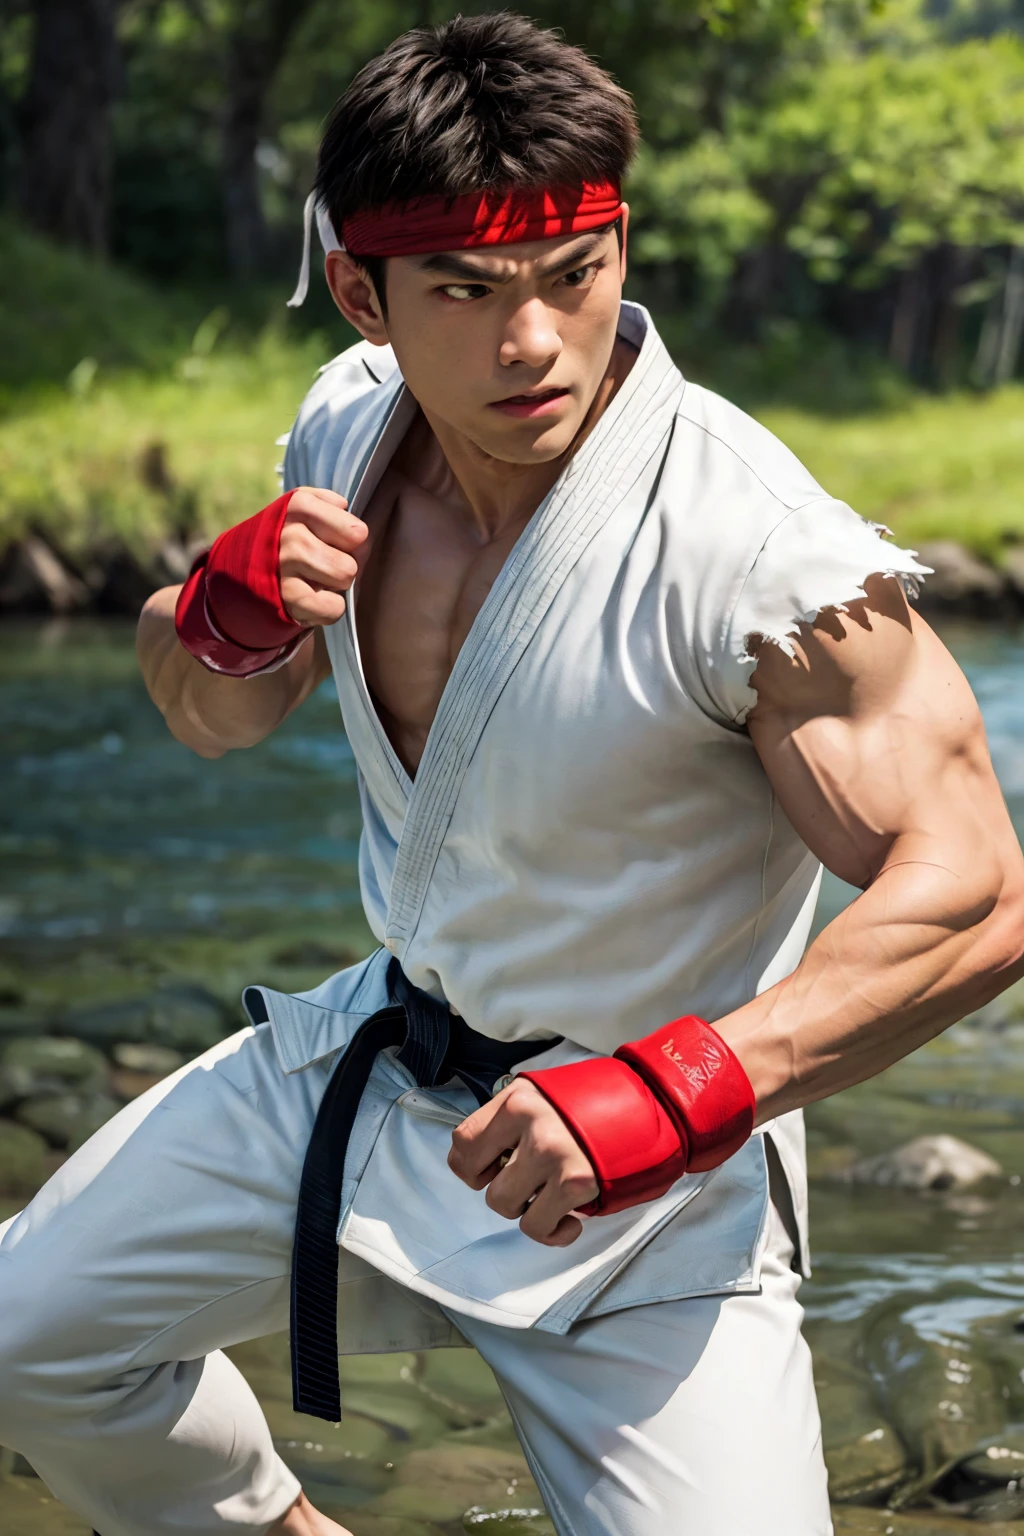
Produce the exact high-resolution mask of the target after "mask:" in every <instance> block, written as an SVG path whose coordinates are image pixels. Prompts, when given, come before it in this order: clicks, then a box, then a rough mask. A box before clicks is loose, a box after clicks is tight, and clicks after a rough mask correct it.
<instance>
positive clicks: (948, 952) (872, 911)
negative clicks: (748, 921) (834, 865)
mask: <svg viewBox="0 0 1024 1536" xmlns="http://www.w3.org/2000/svg"><path fill="white" fill-rule="evenodd" d="M1007 831H1008V832H1009V838H1010V839H1012V831H1010V829H1009V828H1007ZM1020 975H1024V865H1022V860H1021V856H1020V851H1019V849H1018V848H1017V847H1016V841H1015V839H1012V846H1011V845H1010V841H1009V840H1008V841H1007V844H1006V847H1005V849H1004V850H1002V851H999V850H996V849H992V850H990V851H989V852H988V854H987V856H986V850H985V848H984V846H982V847H980V848H979V847H977V846H976V847H975V848H974V849H973V850H972V849H969V848H965V847H961V848H959V849H955V848H954V849H951V848H950V847H949V846H948V845H944V844H942V843H941V842H940V841H938V840H935V841H934V842H933V843H932V844H931V845H928V844H927V843H925V842H923V841H922V839H920V838H916V839H913V841H912V842H911V840H906V841H905V842H900V841H897V842H896V843H895V845H894V847H893V849H892V852H891V855H890V857H889V858H888V859H887V860H886V862H885V864H884V866H883V868H882V870H881V872H880V873H879V875H878V877H877V878H876V879H875V880H874V881H873V882H872V884H871V885H870V886H869V887H868V888H867V890H865V891H864V892H863V893H862V894H861V895H860V896H859V897H857V899H856V900H855V901H854V902H853V903H852V904H851V905H850V906H849V907H848V908H847V909H846V910H845V911H844V912H842V913H841V914H840V915H839V916H838V917H837V918H836V919H835V920H834V921H833V922H832V923H830V924H829V925H828V927H827V928H826V929H824V931H823V932H822V933H821V934H820V935H819V936H818V938H817V939H816V940H815V941H814V943H813V944H812V945H811V946H810V948H809V949H808V951H807V953H806V955H805V956H804V959H803V961H802V963H801V964H800V965H799V966H798V967H797V969H796V970H795V971H794V972H793V973H792V975H791V976H789V977H787V978H786V979H785V980H784V981H781V982H779V983H778V984H777V985H776V986H774V987H772V988H771V989H770V990H768V991H767V992H765V993H763V994H762V995H761V996H760V997H758V998H756V999H754V1001H753V1002H751V1003H749V1004H747V1005H746V1006H745V1007H743V1008H740V1009H738V1010H737V1011H736V1012H735V1013H732V1014H729V1015H728V1016H727V1017H726V1018H724V1019H722V1020H720V1021H718V1022H717V1024H716V1028H717V1029H718V1030H719V1031H720V1033H721V1034H722V1035H723V1036H724V1037H725V1039H726V1040H727V1041H728V1043H729V1044H730V1045H731V1046H732V1048H733V1050H734V1051H735V1052H736V1054H737V1056H738V1057H739V1059H740V1061H741V1062H742V1064H743V1066H744V1068H745V1070H746V1071H747V1073H748V1075H749V1077H750V1079H751V1082H752V1083H753V1086H754V1091H755V1093H756V1096H757V1104H758V1110H757V1118H758V1121H759V1122H763V1121H765V1120H768V1119H771V1118H772V1117H773V1116H775V1115H778V1114H782V1113H784V1112H785V1111H786V1110H789V1109H796V1108H798V1107H800V1106H801V1105H804V1104H808V1103H812V1102H813V1101H814V1100H816V1099H822V1098H826V1097H827V1096H828V1095H829V1094H833V1093H836V1092H838V1091H839V1090H840V1089H842V1088H848V1087H850V1086H851V1085H852V1084H854V1083H859V1082H862V1081H864V1079H866V1078H869V1077H873V1076H874V1075H875V1073H877V1072H880V1071H882V1070H883V1068H885V1067H887V1066H890V1065H891V1064H892V1063H893V1062H895V1061H898V1060H900V1058H901V1057H903V1056H905V1055H907V1054H908V1053H909V1052H910V1051H912V1050H914V1049H915V1048H916V1047H917V1046H919V1045H922V1044H924V1042H925V1041H927V1040H930V1039H931V1038H932V1037H933V1036H934V1035H937V1034H938V1033H939V1032H940V1031H941V1030H943V1029H945V1028H946V1027H947V1026H948V1025H950V1024H952V1023H954V1022H955V1021H956V1020H957V1019H960V1018H962V1017H963V1016H964V1015H965V1014H966V1013H970V1012H971V1011H972V1010H973V1009H975V1008H979V1007H981V1006H982V1005H983V1004H984V1003H986V1002H988V1001H989V1000H990V999H991V998H992V997H994V996H996V995H997V994H998V993H999V992H1001V991H1002V990H1003V988H1004V987H1006V986H1008V985H1009V984H1010V983H1011V982H1012V981H1014V980H1015V979H1016V978H1017V977H1018V976H1020Z"/></svg>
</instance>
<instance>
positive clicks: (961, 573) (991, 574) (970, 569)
mask: <svg viewBox="0 0 1024 1536" xmlns="http://www.w3.org/2000/svg"><path fill="white" fill-rule="evenodd" d="M917 554H918V559H919V560H920V561H921V564H922V565H928V566H931V568H932V572H933V574H932V575H931V576H926V577H925V580H924V583H923V585H922V587H921V597H920V606H921V607H922V608H924V609H931V610H938V611H943V610H944V611H947V612H950V613H958V614H970V615H973V616H975V617H978V618H987V617H989V616H990V615H992V614H998V613H1002V612H1008V611H1010V610H1011V609H1012V608H1013V606H1014V604H1013V600H1012V593H1011V590H1010V585H1009V582H1008V581H1007V579H1006V577H1005V576H1004V575H1003V574H1002V572H1001V571H997V570H996V569H995V567H994V566H991V565H986V564H985V562H984V561H983V560H979V559H978V557H977V555H972V554H971V552H970V550H968V549H965V548H964V546H963V545H962V544H958V543H957V542H956V540H955V539H934V540H931V541H929V542H926V543H924V544H921V545H920V546H919V547H918V552H917Z"/></svg>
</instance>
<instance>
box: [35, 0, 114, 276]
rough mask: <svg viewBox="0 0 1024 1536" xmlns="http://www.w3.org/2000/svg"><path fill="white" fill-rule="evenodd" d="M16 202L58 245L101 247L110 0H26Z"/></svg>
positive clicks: (110, 85)
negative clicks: (30, 21)
mask: <svg viewBox="0 0 1024 1536" xmlns="http://www.w3.org/2000/svg"><path fill="white" fill-rule="evenodd" d="M33 10H34V12H35V35H34V38H33V44H32V58H31V63H30V65H29V79H28V86H27V89H26V91H25V96H24V99H23V101H22V103H21V108H20V113H19V116H20V120H21V141H22V162H21V176H20V184H19V188H18V204H19V207H20V209H21V212H22V213H23V215H24V216H25V218H26V219H27V220H28V221H29V223H30V224H32V225H34V226H35V228H36V229H38V230H41V231H42V232H43V233H44V234H47V235H50V236H51V237H52V238H53V239H55V240H60V241H62V242H63V243H65V244H70V245H80V246H84V247H85V248H86V249H87V250H91V251H104V250H106V247H107V223H108V216H109V208H110V108H111V104H112V102H113V100H114V95H115V91H116V88H117V84H118V55H117V42H116V38H115V33H114V21H115V15H116V10H117V0H34V5H33Z"/></svg>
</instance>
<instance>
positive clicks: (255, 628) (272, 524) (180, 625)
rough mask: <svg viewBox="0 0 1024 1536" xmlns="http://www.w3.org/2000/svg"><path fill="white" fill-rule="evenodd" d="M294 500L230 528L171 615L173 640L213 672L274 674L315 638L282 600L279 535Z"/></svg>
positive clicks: (198, 565)
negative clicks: (300, 648) (174, 629)
mask: <svg viewBox="0 0 1024 1536" xmlns="http://www.w3.org/2000/svg"><path fill="white" fill-rule="evenodd" d="M290 500H291V493H290V492H289V493H288V495H286V496H279V497H278V498H277V500H276V501H272V502H271V503H270V506H269V507H264V508H263V511H262V512H257V513H256V516H255V517H250V518H247V519H246V521H245V522H244V523H239V524H238V526H237V527H235V528H229V529H228V530H227V532H226V533H222V534H221V536H220V538H219V539H216V540H215V541H214V544H213V546H212V548H211V549H210V550H208V551H207V553H206V554H203V555H200V556H199V558H198V559H197V560H196V562H195V564H194V565H193V567H192V570H191V572H190V573H189V578H188V580H187V581H186V583H185V585H184V586H183V587H182V589H181V592H180V594H179V596H178V602H177V605H176V608H175V613H174V624H175V628H176V630H177V632H178V639H179V640H180V641H181V643H182V645H183V646H184V647H185V649H186V650H187V651H188V652H189V653H190V655H192V656H194V657H195V658H196V660H197V661H201V662H202V663H203V665H204V666H205V667H208V668H209V670H210V671H211V672H223V673H226V674H227V675H228V676H229V677H249V676H252V675H253V674H254V673H257V672H271V671H273V670H274V669H275V668H276V667H279V666H282V665H283V663H284V662H286V661H287V660H288V659H289V657H291V656H293V655H294V654H295V652H296V651H297V650H298V648H299V646H300V645H301V644H302V642H303V641H304V640H305V639H306V638H307V636H308V635H310V634H311V633H312V630H310V629H305V628H303V626H302V625H301V624H296V623H295V621H294V619H292V618H291V617H290V616H289V614H288V612H287V610H286V608H285V606H284V603H283V601H282V599H281V581H280V573H279V562H280V549H281V529H282V528H283V527H284V520H285V515H286V514H287V511H288V503H289V501H290Z"/></svg>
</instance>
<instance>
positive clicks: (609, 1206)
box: [522, 1018, 755, 1216]
mask: <svg viewBox="0 0 1024 1536" xmlns="http://www.w3.org/2000/svg"><path fill="white" fill-rule="evenodd" d="M522 1076H523V1077H525V1078H527V1079H528V1080H529V1081H530V1082H531V1083H533V1085H534V1087H535V1088H539V1089H540V1091H541V1093H542V1094H543V1095H544V1097H545V1098H546V1099H547V1100H548V1101H549V1103H551V1104H553V1105H554V1107H555V1109H557V1110H558V1113H559V1114H560V1115H561V1117H562V1119H563V1120H564V1121H565V1123H566V1125H567V1126H568V1127H569V1129H570V1131H571V1132H572V1134H573V1135H574V1136H575V1138H576V1140H577V1141H578V1142H579V1144H580V1146H581V1147H582V1148H583V1151H584V1152H585V1153H586V1154H587V1157H588V1158H589V1159H590V1162H591V1164H592V1165H593V1169H594V1173H595V1174H596V1176H597V1182H598V1186H599V1191H600V1192H599V1194H598V1197H597V1199H596V1200H593V1201H591V1203H590V1204H589V1205H585V1206H582V1207H581V1210H582V1211H583V1213H584V1215H587V1216H593V1215H598V1214H600V1215H602V1216H603V1215H607V1214H608V1213H609V1212H611V1211H621V1210H625V1209H626V1208H627V1207H628V1206H632V1205H639V1204H641V1202H643V1201H645V1200H655V1199H657V1197H658V1196H659V1195H663V1194H664V1193H665V1191H666V1190H667V1189H669V1188H670V1187H671V1186H672V1185H673V1184H674V1183H675V1181H676V1179H678V1178H679V1177H680V1176H681V1175H682V1174H683V1173H703V1172H704V1171H706V1170H707V1169H709V1168H717V1167H718V1165H719V1163H724V1162H725V1160H726V1158H728V1157H731V1156H732V1155H733V1153H734V1152H736V1151H738V1149H739V1148H740V1147H741V1146H742V1145H743V1143H744V1142H745V1141H746V1139H747V1137H748V1136H749V1135H750V1133H751V1131H752V1130H753V1128H754V1102H755V1101H754V1090H753V1088H752V1087H751V1086H750V1079H749V1078H748V1077H747V1074H746V1073H745V1072H744V1070H743V1068H742V1067H741V1066H740V1063H739V1062H738V1061H737V1059H736V1057H735V1056H734V1055H733V1053H732V1051H731V1050H730V1049H729V1047H728V1046H727V1045H726V1043H725V1041H724V1040H723V1039H722V1037H721V1035H720V1034H718V1032H717V1030H714V1029H712V1027H711V1025H710V1024H706V1023H705V1022H704V1020H703V1019H696V1018H685V1019H676V1020H675V1021H674V1023H672V1024H666V1025H665V1026H664V1028H662V1029H658V1030H655V1032H654V1034H652V1035H648V1036H647V1037H646V1039H644V1040H636V1041H633V1042H632V1043H631V1044H629V1045H623V1046H620V1048H619V1049H618V1050H617V1051H616V1052H615V1055H614V1056H595V1057H591V1058H590V1060H589V1061H579V1062H573V1063H572V1064H571V1065H570V1066H566V1067H548V1068H547V1069H546V1070H541V1071H539V1072H524V1073H522Z"/></svg>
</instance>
